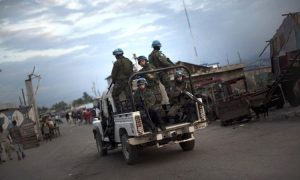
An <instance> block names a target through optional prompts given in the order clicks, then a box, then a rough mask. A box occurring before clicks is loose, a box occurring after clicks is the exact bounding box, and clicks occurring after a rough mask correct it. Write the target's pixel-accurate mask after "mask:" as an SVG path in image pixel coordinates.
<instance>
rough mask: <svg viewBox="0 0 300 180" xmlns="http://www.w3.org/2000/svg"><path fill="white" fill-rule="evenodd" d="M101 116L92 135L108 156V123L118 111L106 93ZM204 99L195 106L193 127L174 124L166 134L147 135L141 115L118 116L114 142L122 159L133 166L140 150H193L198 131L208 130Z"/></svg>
mask: <svg viewBox="0 0 300 180" xmlns="http://www.w3.org/2000/svg"><path fill="white" fill-rule="evenodd" d="M100 101H101V102H100V104H101V107H100V112H102V116H100V118H95V119H94V121H93V126H94V129H93V133H94V137H95V139H96V143H97V148H98V151H99V153H100V155H101V156H103V155H106V154H107V147H105V144H109V142H110V139H109V137H108V136H106V132H105V129H107V128H106V127H103V126H106V125H107V122H106V121H107V119H109V115H110V114H109V110H108V109H109V106H110V105H111V108H110V109H111V110H115V108H114V103H113V99H112V97H111V93H107V92H104V93H103V95H102V98H101V99H100ZM200 102H202V100H201V98H198V101H197V102H195V106H196V113H197V120H195V121H194V122H193V123H189V122H183V123H174V124H169V125H167V126H166V130H164V131H161V130H159V131H158V132H156V133H153V132H150V131H145V128H144V125H143V120H142V116H141V112H140V111H133V112H128V113H121V114H115V115H112V113H111V116H113V122H114V126H113V127H114V128H113V129H114V130H113V133H114V142H115V143H117V144H122V150H123V155H124V157H125V160H126V162H127V163H128V164H133V163H134V162H135V161H136V158H137V155H136V154H137V152H138V150H139V149H140V147H147V146H155V145H156V146H157V147H162V146H165V145H167V144H174V143H177V144H178V143H179V144H180V146H181V147H182V149H183V150H192V149H193V148H194V142H195V141H194V140H195V134H194V133H195V131H196V130H199V129H203V128H205V127H206V126H207V121H206V115H205V111H204V107H203V106H202V105H200Z"/></svg>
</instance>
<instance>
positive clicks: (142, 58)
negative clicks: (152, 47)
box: [137, 56, 148, 63]
mask: <svg viewBox="0 0 300 180" xmlns="http://www.w3.org/2000/svg"><path fill="white" fill-rule="evenodd" d="M137 59H138V63H140V61H141V60H145V61H148V59H147V58H146V57H145V56H139V57H138V58H137Z"/></svg>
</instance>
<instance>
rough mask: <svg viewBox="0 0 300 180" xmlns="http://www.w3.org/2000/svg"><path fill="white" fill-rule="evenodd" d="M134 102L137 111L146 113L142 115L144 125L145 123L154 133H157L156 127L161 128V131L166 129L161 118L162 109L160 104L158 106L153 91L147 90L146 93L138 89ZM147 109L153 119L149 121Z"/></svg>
mask: <svg viewBox="0 0 300 180" xmlns="http://www.w3.org/2000/svg"><path fill="white" fill-rule="evenodd" d="M134 101H135V105H136V107H137V109H138V110H139V111H142V112H144V113H143V114H142V116H143V118H142V119H143V123H145V124H146V125H147V126H148V127H149V128H150V129H151V130H152V131H156V127H155V125H156V126H159V127H160V128H161V129H165V127H164V122H163V120H162V118H161V107H160V105H159V104H156V100H155V96H154V94H153V92H152V91H151V89H149V88H145V90H144V91H141V90H140V89H138V90H137V91H136V92H135V93H134ZM145 106H146V107H145ZM146 108H147V111H148V113H149V115H150V118H151V119H149V117H148V115H147V114H146V113H147V112H146V111H145V109H146Z"/></svg>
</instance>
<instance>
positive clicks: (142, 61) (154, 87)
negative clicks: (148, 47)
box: [137, 56, 162, 104]
mask: <svg viewBox="0 0 300 180" xmlns="http://www.w3.org/2000/svg"><path fill="white" fill-rule="evenodd" d="M137 59H138V63H139V65H140V66H142V67H143V68H142V69H141V70H139V71H141V72H142V71H150V70H153V69H155V68H154V66H153V65H151V64H149V63H148V60H147V58H146V57H145V56H139V57H138V58H137ZM144 77H145V79H146V80H147V84H148V87H149V88H150V89H151V91H152V92H153V93H154V95H155V99H156V104H160V103H161V102H162V95H161V92H160V88H159V78H158V77H157V75H156V73H147V74H145V76H144Z"/></svg>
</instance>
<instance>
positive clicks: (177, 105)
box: [168, 70, 197, 122]
mask: <svg viewBox="0 0 300 180" xmlns="http://www.w3.org/2000/svg"><path fill="white" fill-rule="evenodd" d="M190 89H191V87H190V86H189V84H188V83H187V82H186V81H185V76H184V74H183V72H182V71H181V70H177V71H176V72H175V76H174V84H173V85H172V86H171V88H170V93H171V100H170V101H171V104H172V107H171V108H170V110H169V112H168V116H176V115H178V112H180V113H181V117H177V118H179V121H188V122H194V121H195V120H196V115H197V113H196V108H195V103H194V102H193V101H192V100H191V99H189V98H188V97H187V96H186V95H185V94H184V91H190ZM180 113H179V114H180Z"/></svg>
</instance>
